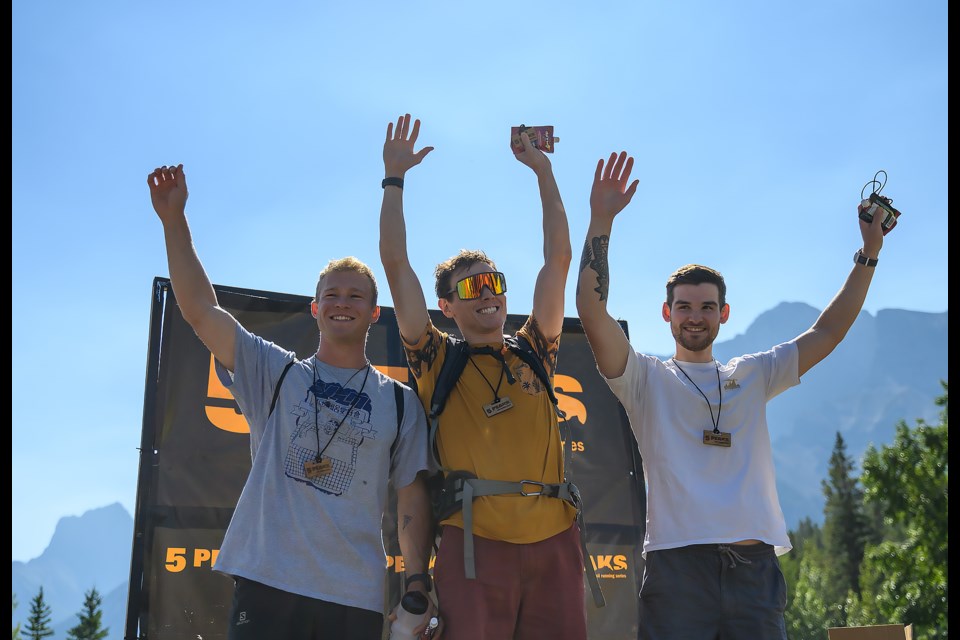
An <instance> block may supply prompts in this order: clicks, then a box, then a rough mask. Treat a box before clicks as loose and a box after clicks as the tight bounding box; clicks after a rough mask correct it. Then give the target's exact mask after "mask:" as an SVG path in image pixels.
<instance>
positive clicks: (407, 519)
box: [400, 515, 413, 530]
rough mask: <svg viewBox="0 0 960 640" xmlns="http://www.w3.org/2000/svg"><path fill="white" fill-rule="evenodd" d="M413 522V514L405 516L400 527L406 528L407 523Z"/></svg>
mask: <svg viewBox="0 0 960 640" xmlns="http://www.w3.org/2000/svg"><path fill="white" fill-rule="evenodd" d="M411 522H413V516H406V515H405V516H403V525H402V526H401V527H400V529H401V530H404V529H406V528H407V525H409V524H410V523H411Z"/></svg>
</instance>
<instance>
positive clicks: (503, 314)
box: [438, 262, 507, 344]
mask: <svg viewBox="0 0 960 640" xmlns="http://www.w3.org/2000/svg"><path fill="white" fill-rule="evenodd" d="M494 271H496V269H495V268H494V267H493V266H491V265H489V264H487V263H485V262H475V263H473V264H471V265H469V266H466V267H463V268H460V269H457V270H455V271H454V272H453V274H452V276H451V278H450V283H451V285H452V287H451V288H452V289H454V291H453V292H452V293H450V295H448V296H447V297H446V298H440V299H439V301H438V304H439V306H440V310H441V311H442V312H443V315H445V316H447V317H448V318H453V320H454V322H456V323H457V328H458V329H460V333H461V334H462V335H463V337H464V339H465V340H466V341H467V342H469V343H471V344H479V343H487V342H502V341H503V326H504V324H505V323H506V321H507V296H506V294H505V293H502V294H500V295H497V294H494V293H493V292H492V291H491V290H490V288H489V287H487V286H484V287H483V288H482V289H481V291H480V297H478V298H475V299H473V300H461V299H460V296H459V295H457V292H456V290H455V289H456V283H457V281H459V280H460V279H461V278H466V277H467V276H472V275H475V274H477V273H492V272H494Z"/></svg>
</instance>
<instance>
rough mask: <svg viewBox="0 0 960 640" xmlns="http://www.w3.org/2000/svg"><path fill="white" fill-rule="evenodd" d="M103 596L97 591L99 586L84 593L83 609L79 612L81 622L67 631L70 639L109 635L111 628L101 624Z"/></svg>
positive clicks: (95, 639) (98, 638) (89, 639)
mask: <svg viewBox="0 0 960 640" xmlns="http://www.w3.org/2000/svg"><path fill="white" fill-rule="evenodd" d="M102 601H103V598H101V597H100V594H99V593H97V588H96V587H92V588H91V589H90V590H89V591H87V593H86V594H84V600H83V611H82V612H80V613H78V614H77V617H78V618H80V622H78V623H77V626H75V627H74V628H72V629H70V631H68V632H67V638H68V639H69V640H103V638H105V637H107V632H108V631H109V629H104V628H103V627H102V626H101V622H102V621H101V619H102V618H103V611H102V610H101V609H100V605H101V603H102Z"/></svg>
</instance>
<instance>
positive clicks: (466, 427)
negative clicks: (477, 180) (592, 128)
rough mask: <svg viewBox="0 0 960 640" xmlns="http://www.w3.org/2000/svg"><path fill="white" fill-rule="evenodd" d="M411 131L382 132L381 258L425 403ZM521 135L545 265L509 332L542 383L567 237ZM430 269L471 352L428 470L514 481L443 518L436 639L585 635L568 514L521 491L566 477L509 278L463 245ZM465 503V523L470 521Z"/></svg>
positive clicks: (555, 334) (426, 338) (426, 359)
mask: <svg viewBox="0 0 960 640" xmlns="http://www.w3.org/2000/svg"><path fill="white" fill-rule="evenodd" d="M419 131H420V121H419V120H416V121H412V120H411V117H410V115H409V114H406V115H403V116H401V117H400V118H398V120H397V122H396V123H395V124H394V123H390V124H389V125H388V126H387V136H386V141H385V143H384V147H383V161H384V170H385V179H384V181H383V188H384V193H383V205H382V208H381V212H380V257H381V260H382V262H383V267H384V271H385V272H386V276H387V282H388V283H389V286H390V291H391V293H392V295H393V302H394V307H395V310H396V316H397V323H398V326H399V328H400V334H401V338H402V340H403V342H404V347H405V349H406V353H407V361H408V364H409V365H410V369H411V371H412V373H413V375H414V377H415V379H416V383H417V391H418V394H419V396H420V399H421V401H422V402H423V403H424V405H425V406H427V407H428V408H429V405H430V399H431V396H432V394H433V391H434V388H435V386H436V382H437V376H438V373H439V371H440V368H441V365H442V364H443V361H444V359H445V358H446V357H447V355H448V353H447V351H448V346H449V342H448V340H447V334H446V333H444V332H442V331H440V330H438V329H437V328H436V327H435V326H434V325H433V323H432V322H431V321H430V315H429V313H428V310H427V305H426V300H425V298H424V295H423V289H422V287H421V285H420V282H419V280H418V279H417V276H416V274H415V272H414V271H413V268H412V267H411V265H410V261H409V258H408V256H407V247H406V228H405V223H404V219H403V178H404V176H405V174H406V172H407V170H409V169H410V168H411V167H414V166H416V165H417V164H419V163H420V162H421V161H422V160H423V158H424V157H426V155H427V154H428V153H429V152H430V151H432V150H433V148H432V147H424V148H422V149H421V150H419V151H416V152H415V151H414V146H415V144H416V141H417V137H418V135H419ZM519 138H520V140H519V144H520V145H522V151H519V152H516V158H517V160H519V161H520V162H521V163H522V164H524V165H526V166H528V167H530V168H531V169H532V170H533V172H534V173H535V174H536V176H537V182H538V185H539V189H540V199H541V202H542V206H543V229H544V243H543V254H544V264H543V267H542V268H541V270H540V273H539V274H538V276H537V281H536V282H537V284H536V289H535V292H534V302H533V310H532V312H531V313H530V316H529V317H528V318H527V321H526V323H525V324H524V326H523V328H521V329H520V331H519V332H518V334H517V335H519V336H522V337H523V338H526V340H527V341H528V342H529V343H530V345H531V346H532V347H533V349H534V351H535V352H536V354H537V357H539V358H540V359H541V361H542V363H543V365H544V368H545V369H546V371H547V374H548V376H549V378H550V380H551V384H552V379H553V375H554V373H555V371H556V362H557V360H556V358H557V348H558V346H559V342H560V334H561V331H562V328H563V319H564V303H563V299H564V288H565V286H566V279H567V273H568V270H569V266H570V261H571V257H572V251H571V247H570V234H569V229H568V227H567V217H566V212H565V210H564V207H563V202H562V200H561V198H560V192H559V190H558V188H557V183H556V180H555V179H554V176H553V168H552V166H551V163H550V160H549V158H547V156H546V155H545V154H544V153H543V152H542V151H540V150H538V149H536V148H535V147H534V146H533V145H532V144H531V142H530V141H529V139H527V137H526V136H523V135H520V136H519ZM435 275H436V283H435V288H436V293H437V298H438V306H439V308H440V310H441V311H442V312H443V314H444V315H445V316H446V317H448V318H451V319H452V320H453V321H454V322H455V323H456V325H457V329H458V330H459V332H460V333H461V335H462V336H463V339H464V340H465V341H466V342H467V344H468V345H469V347H470V353H469V356H468V361H467V363H466V366H465V367H464V369H463V372H462V374H461V376H460V378H459V380H458V382H457V384H456V385H455V387H454V388H453V390H452V391H451V393H450V395H449V397H448V398H447V402H446V408H445V410H444V412H443V414H442V415H441V417H440V421H439V428H438V429H437V431H436V437H435V445H436V451H437V454H438V461H439V464H440V466H441V468H442V469H443V470H444V471H445V472H451V471H459V472H467V473H469V474H471V475H473V476H476V478H478V479H480V480H481V481H503V482H505V483H513V488H514V489H515V490H512V491H509V492H506V493H495V494H493V495H483V496H481V497H477V498H476V499H475V500H474V501H472V502H469V500H468V498H465V499H464V509H463V510H462V511H457V512H456V513H454V514H453V515H451V516H449V517H447V518H446V519H444V520H443V521H442V522H441V523H440V524H441V529H440V546H439V551H438V553H437V559H436V564H435V568H434V578H435V581H436V588H437V598H438V603H439V608H440V615H441V616H442V619H443V621H444V627H443V635H444V637H445V638H452V639H453V640H462V639H464V638H466V639H470V640H488V639H489V640H510V639H517V640H519V639H522V638H554V639H559V640H565V639H570V640H584V639H585V638H586V633H587V632H586V611H585V607H584V585H583V554H582V549H581V544H580V532H579V529H578V527H577V524H576V509H575V508H574V507H573V506H572V505H571V504H570V503H569V502H568V501H567V500H564V499H561V498H559V497H555V496H551V495H544V494H542V493H541V494H540V495H530V494H538V493H540V492H539V487H540V485H541V484H543V485H547V486H548V487H550V486H552V487H557V486H561V485H563V484H564V468H563V447H562V445H561V442H560V432H559V428H558V418H557V415H556V413H555V411H554V407H553V404H552V402H551V400H550V396H549V389H548V388H547V387H546V386H545V385H544V384H543V383H542V382H541V380H540V379H539V378H538V377H537V375H536V374H534V372H533V370H532V369H531V368H530V366H529V365H527V364H526V363H525V362H523V360H522V359H521V358H520V357H518V356H517V355H516V354H514V353H513V352H511V351H510V350H508V349H507V348H506V347H505V342H504V325H505V322H506V319H507V299H506V277H505V276H504V274H502V273H500V272H499V271H497V269H496V265H495V264H494V262H493V260H491V259H490V258H489V257H488V256H487V255H486V254H485V253H484V252H482V251H461V252H460V253H459V254H457V255H456V256H454V257H453V258H451V259H449V260H446V261H445V262H442V263H441V264H440V265H438V266H437V268H436V274H435ZM525 481H526V482H525ZM471 486H472V485H471ZM477 486H478V487H482V486H483V485H477ZM481 492H482V490H481ZM466 493H468V492H466ZM547 493H549V492H547ZM468 495H469V493H468ZM468 502H469V507H470V508H472V518H470V520H472V522H468V523H467V522H465V518H464V515H465V513H467V507H468V505H467V503H468ZM471 556H472V557H471ZM474 576H475V577H474Z"/></svg>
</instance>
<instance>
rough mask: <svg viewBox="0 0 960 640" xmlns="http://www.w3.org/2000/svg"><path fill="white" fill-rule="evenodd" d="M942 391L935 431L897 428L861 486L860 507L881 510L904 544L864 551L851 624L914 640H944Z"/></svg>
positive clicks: (871, 456) (870, 455)
mask: <svg viewBox="0 0 960 640" xmlns="http://www.w3.org/2000/svg"><path fill="white" fill-rule="evenodd" d="M941 385H943V390H944V395H943V396H941V397H939V398H937V400H936V403H937V404H938V405H939V406H942V407H943V411H942V412H941V414H940V424H939V425H935V426H931V425H928V424H926V423H925V422H924V421H923V420H917V426H916V428H914V429H910V428H909V427H907V425H906V423H904V422H902V421H901V422H900V423H899V424H898V425H897V433H896V438H895V440H894V443H893V444H892V445H890V446H885V447H883V448H881V449H880V450H879V451H877V450H876V449H874V448H873V447H872V446H871V447H869V448H868V450H867V453H866V455H865V457H864V462H863V476H862V478H861V480H862V482H863V486H864V489H865V499H866V500H867V501H868V503H870V502H874V501H877V502H879V503H880V504H882V505H883V506H884V516H885V518H886V519H887V520H889V521H890V522H891V523H893V525H894V527H895V528H894V529H891V531H899V532H902V536H900V537H897V538H889V537H888V538H887V539H886V540H884V542H882V543H880V544H878V545H874V546H870V547H869V548H868V549H867V550H866V555H865V557H864V562H863V566H862V568H861V589H862V593H863V597H862V599H861V602H860V605H859V607H857V608H855V609H851V612H850V613H851V621H852V622H856V623H858V624H878V623H879V622H898V623H899V622H902V623H905V624H907V623H909V624H913V625H914V638H916V639H918V640H933V639H935V638H937V639H939V638H946V637H947V540H948V538H947V535H948V531H947V487H948V482H947V471H948V468H947V462H948V458H947V444H948V435H947V431H948V419H947V391H948V388H947V383H946V382H941Z"/></svg>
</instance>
